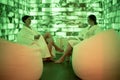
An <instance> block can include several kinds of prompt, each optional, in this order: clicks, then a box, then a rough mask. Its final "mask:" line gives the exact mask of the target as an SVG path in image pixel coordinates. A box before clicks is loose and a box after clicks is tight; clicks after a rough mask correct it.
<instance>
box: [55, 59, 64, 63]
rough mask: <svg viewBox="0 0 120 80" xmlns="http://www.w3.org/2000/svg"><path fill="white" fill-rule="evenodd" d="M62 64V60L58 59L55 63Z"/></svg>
mask: <svg viewBox="0 0 120 80" xmlns="http://www.w3.org/2000/svg"><path fill="white" fill-rule="evenodd" d="M62 62H64V58H60V59H58V60H57V61H55V63H58V64H59V63H62Z"/></svg>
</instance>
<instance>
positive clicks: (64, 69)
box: [40, 54, 81, 80]
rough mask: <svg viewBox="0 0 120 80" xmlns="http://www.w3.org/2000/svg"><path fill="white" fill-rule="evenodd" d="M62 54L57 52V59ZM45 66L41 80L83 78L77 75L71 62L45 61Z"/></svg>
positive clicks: (73, 79) (76, 79)
mask: <svg viewBox="0 0 120 80" xmlns="http://www.w3.org/2000/svg"><path fill="white" fill-rule="evenodd" d="M60 56H61V55H60V54H59V55H58V54H57V58H55V59H58V58H59V57H60ZM43 66H44V68H43V73H42V76H41V79H40V80H81V79H79V78H78V77H77V76H76V75H75V73H74V71H73V68H72V63H71V62H66V61H65V62H63V63H61V64H55V63H54V62H44V63H43Z"/></svg>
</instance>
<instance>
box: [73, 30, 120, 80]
mask: <svg viewBox="0 0 120 80" xmlns="http://www.w3.org/2000/svg"><path fill="white" fill-rule="evenodd" d="M119 64H120V37H119V36H118V35H117V33H116V32H115V31H114V30H107V31H104V32H101V33H99V34H97V35H95V36H93V37H91V38H89V39H86V40H84V41H83V42H81V43H79V44H77V45H76V46H75V47H74V49H73V54H72V65H73V70H74V72H75V74H76V75H77V76H78V77H79V78H81V79H83V80H120V65H119Z"/></svg>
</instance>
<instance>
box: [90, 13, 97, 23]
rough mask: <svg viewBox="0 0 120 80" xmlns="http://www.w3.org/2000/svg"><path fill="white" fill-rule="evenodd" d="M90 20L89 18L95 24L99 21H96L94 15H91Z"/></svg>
mask: <svg viewBox="0 0 120 80" xmlns="http://www.w3.org/2000/svg"><path fill="white" fill-rule="evenodd" d="M88 18H89V19H90V20H92V21H94V23H95V24H97V21H96V20H97V19H96V16H95V15H93V14H92V15H89V16H88Z"/></svg>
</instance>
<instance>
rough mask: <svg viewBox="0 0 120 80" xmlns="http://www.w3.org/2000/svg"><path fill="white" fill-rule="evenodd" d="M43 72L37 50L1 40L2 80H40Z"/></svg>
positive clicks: (0, 66) (0, 62)
mask: <svg viewBox="0 0 120 80" xmlns="http://www.w3.org/2000/svg"><path fill="white" fill-rule="evenodd" d="M42 71H43V63H42V58H41V55H40V53H39V51H38V50H37V49H36V50H35V49H31V48H28V47H26V46H22V45H19V44H16V43H11V42H8V41H5V40H2V39H0V80H39V78H40V77H41V74H42Z"/></svg>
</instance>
